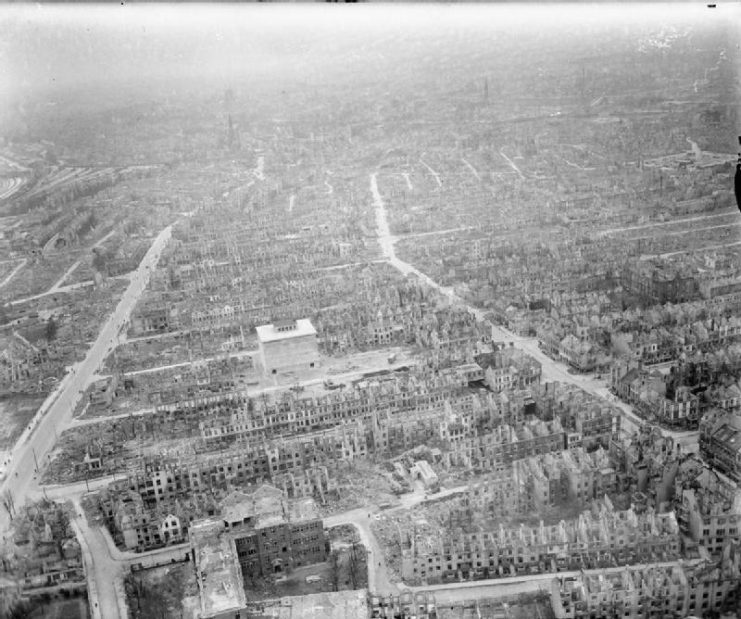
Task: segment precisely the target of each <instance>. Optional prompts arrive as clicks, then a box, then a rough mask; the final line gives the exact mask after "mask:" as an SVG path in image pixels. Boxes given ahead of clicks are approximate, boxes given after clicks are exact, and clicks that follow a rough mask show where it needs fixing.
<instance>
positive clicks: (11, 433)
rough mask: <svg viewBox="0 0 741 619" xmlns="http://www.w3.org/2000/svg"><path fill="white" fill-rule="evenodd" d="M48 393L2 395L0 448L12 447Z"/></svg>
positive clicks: (0, 401) (0, 403) (0, 400)
mask: <svg viewBox="0 0 741 619" xmlns="http://www.w3.org/2000/svg"><path fill="white" fill-rule="evenodd" d="M45 399H46V395H45V394H42V395H19V394H4V395H0V449H10V448H11V447H12V446H13V444H14V443H15V442H16V440H18V437H19V436H20V434H21V432H23V428H25V427H26V426H27V425H28V423H29V422H30V421H31V419H32V418H33V416H34V415H35V414H36V411H37V410H38V408H39V406H41V403H42V402H43V401H44V400H45Z"/></svg>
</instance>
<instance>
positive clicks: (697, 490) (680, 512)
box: [674, 458, 741, 556]
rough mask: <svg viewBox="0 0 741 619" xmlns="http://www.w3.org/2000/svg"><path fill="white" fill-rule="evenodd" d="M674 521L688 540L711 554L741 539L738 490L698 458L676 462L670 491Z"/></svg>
mask: <svg viewBox="0 0 741 619" xmlns="http://www.w3.org/2000/svg"><path fill="white" fill-rule="evenodd" d="M674 506H675V510H676V513H677V521H678V522H679V525H680V526H681V527H682V530H683V531H684V532H686V533H687V535H688V536H689V537H690V538H691V540H692V541H693V542H694V543H696V544H699V545H701V546H703V547H705V549H706V550H707V551H708V552H709V553H711V555H713V556H719V555H721V554H722V553H723V551H724V550H725V548H726V546H728V545H729V544H734V545H736V546H738V544H739V542H740V541H741V535H740V531H741V494H740V493H739V491H738V488H737V487H736V484H734V483H733V482H732V481H731V480H730V479H728V478H726V477H724V476H720V475H718V474H717V473H716V472H715V471H713V470H711V469H709V468H707V466H706V465H704V464H703V463H702V462H701V461H700V460H698V459H695V458H690V459H688V460H684V461H683V462H682V463H681V464H679V466H678V471H677V474H676V481H675V491H674Z"/></svg>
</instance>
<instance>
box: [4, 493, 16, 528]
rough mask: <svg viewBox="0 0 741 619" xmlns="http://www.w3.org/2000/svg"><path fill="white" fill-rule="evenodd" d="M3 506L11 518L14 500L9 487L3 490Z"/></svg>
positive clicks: (13, 514)
mask: <svg viewBox="0 0 741 619" xmlns="http://www.w3.org/2000/svg"><path fill="white" fill-rule="evenodd" d="M3 507H5V509H6V511H7V512H8V516H10V519H11V520H13V516H15V501H14V500H13V493H12V492H11V491H10V488H8V489H7V490H6V491H5V492H3Z"/></svg>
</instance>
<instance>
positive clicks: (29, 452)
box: [0, 226, 172, 619]
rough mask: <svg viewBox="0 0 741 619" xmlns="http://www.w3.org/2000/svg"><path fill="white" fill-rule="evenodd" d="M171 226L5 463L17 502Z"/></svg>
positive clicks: (4, 522)
mask: <svg viewBox="0 0 741 619" xmlns="http://www.w3.org/2000/svg"><path fill="white" fill-rule="evenodd" d="M171 231H172V227H171V226H168V227H167V228H165V229H164V230H163V231H162V232H160V234H159V235H158V236H157V238H156V239H155V240H154V242H153V243H152V246H151V247H150V249H149V251H148V252H147V254H146V255H145V256H144V258H143V259H142V261H141V264H140V265H139V268H138V269H137V270H136V271H135V272H134V273H132V274H131V282H130V284H129V286H128V288H127V289H126V290H125V291H124V293H123V295H122V297H121V300H120V301H119V303H118V305H117V306H116V309H115V310H114V311H113V313H112V314H111V316H110V317H109V318H108V320H107V321H106V323H105V324H104V325H103V327H102V328H101V330H100V332H99V334H98V338H97V339H96V340H95V342H94V344H93V345H92V347H91V348H90V349H89V350H88V353H87V355H86V356H85V359H84V360H83V361H82V362H81V363H78V364H76V365H75V366H73V368H72V370H71V371H70V372H68V373H67V374H66V375H65V377H64V378H63V379H62V380H61V381H60V383H59V385H58V386H57V389H56V390H55V391H54V392H53V393H52V394H51V395H50V396H49V397H48V398H47V399H46V401H45V402H44V403H43V404H42V405H41V407H40V408H39V411H38V413H37V414H36V416H35V417H34V420H33V421H32V422H31V424H30V425H29V427H28V428H26V430H25V431H24V433H23V434H22V435H21V437H20V439H19V440H18V442H17V443H16V445H15V447H14V448H13V451H12V461H11V463H10V465H9V467H8V475H7V478H6V479H5V481H4V482H3V484H2V492H10V493H11V494H12V496H13V498H14V501H15V504H16V505H17V506H21V505H23V504H24V503H25V501H26V498H27V497H28V496H34V495H36V496H38V493H39V490H38V487H37V482H36V476H37V475H36V466H37V463H38V464H39V465H43V461H44V459H45V458H46V457H47V454H48V453H49V452H50V451H51V450H52V448H53V446H54V443H55V441H56V436H57V433H58V432H59V431H61V430H63V429H64V428H66V427H67V426H69V425H70V423H71V422H72V413H73V411H74V409H75V406H76V404H77V402H78V401H79V399H80V397H81V396H82V394H83V393H84V391H85V389H86V388H87V386H88V384H89V383H90V381H91V380H92V378H93V377H94V376H95V372H96V371H97V370H98V368H99V367H100V366H101V364H102V362H103V360H104V359H105V357H106V356H107V355H108V353H110V352H111V350H113V349H114V348H115V346H116V344H117V342H118V338H119V331H120V329H121V328H122V327H123V325H124V324H125V323H126V322H127V321H128V319H129V316H130V314H131V311H132V310H133V308H134V306H135V305H136V303H137V301H138V300H139V298H140V297H141V295H142V292H143V290H144V288H145V287H146V285H147V282H148V281H149V275H150V273H151V269H152V268H153V267H154V266H155V265H156V264H157V261H158V260H159V256H160V253H161V252H162V250H163V249H164V247H165V245H166V244H167V242H168V240H169V238H170V233H171ZM8 527H9V519H8V514H7V512H6V511H5V510H3V511H2V512H1V513H0V529H2V530H3V531H7V530H8ZM83 530H84V529H83ZM88 542H89V544H90V546H91V548H90V550H91V552H92V554H93V557H94V560H97V558H98V554H97V551H98V550H99V548H98V547H97V546H96V539H95V537H92V538H90V539H89V540H88ZM99 569H100V566H98V565H97V564H96V575H95V576H94V577H95V578H98V576H97V572H98V570H99ZM100 584H103V583H100ZM98 593H99V595H100V596H104V595H106V593H107V588H106V587H105V586H102V587H100V588H99V592H98ZM93 603H95V601H93ZM102 604H103V600H102V601H101V605H102ZM111 612H113V611H111ZM118 616H119V615H118V613H116V614H105V615H104V618H105V619H108V618H109V617H118Z"/></svg>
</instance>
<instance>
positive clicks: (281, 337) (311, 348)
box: [256, 318, 319, 374]
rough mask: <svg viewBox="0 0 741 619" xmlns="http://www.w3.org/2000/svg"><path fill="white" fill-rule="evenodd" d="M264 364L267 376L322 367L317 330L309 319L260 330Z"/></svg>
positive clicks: (259, 341)
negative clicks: (319, 365) (283, 371)
mask: <svg viewBox="0 0 741 619" xmlns="http://www.w3.org/2000/svg"><path fill="white" fill-rule="evenodd" d="M256 330H257V341H258V343H259V346H260V360H261V361H262V365H263V368H264V370H265V373H266V374H277V373H278V372H279V371H281V370H289V369H302V368H306V369H308V368H313V367H315V366H317V365H318V364H319V344H318V342H317V337H316V329H315V328H314V325H312V324H311V321H310V320H309V319H307V318H301V319H299V320H296V321H290V322H284V323H279V324H270V325H261V326H259V327H257V328H256Z"/></svg>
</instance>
